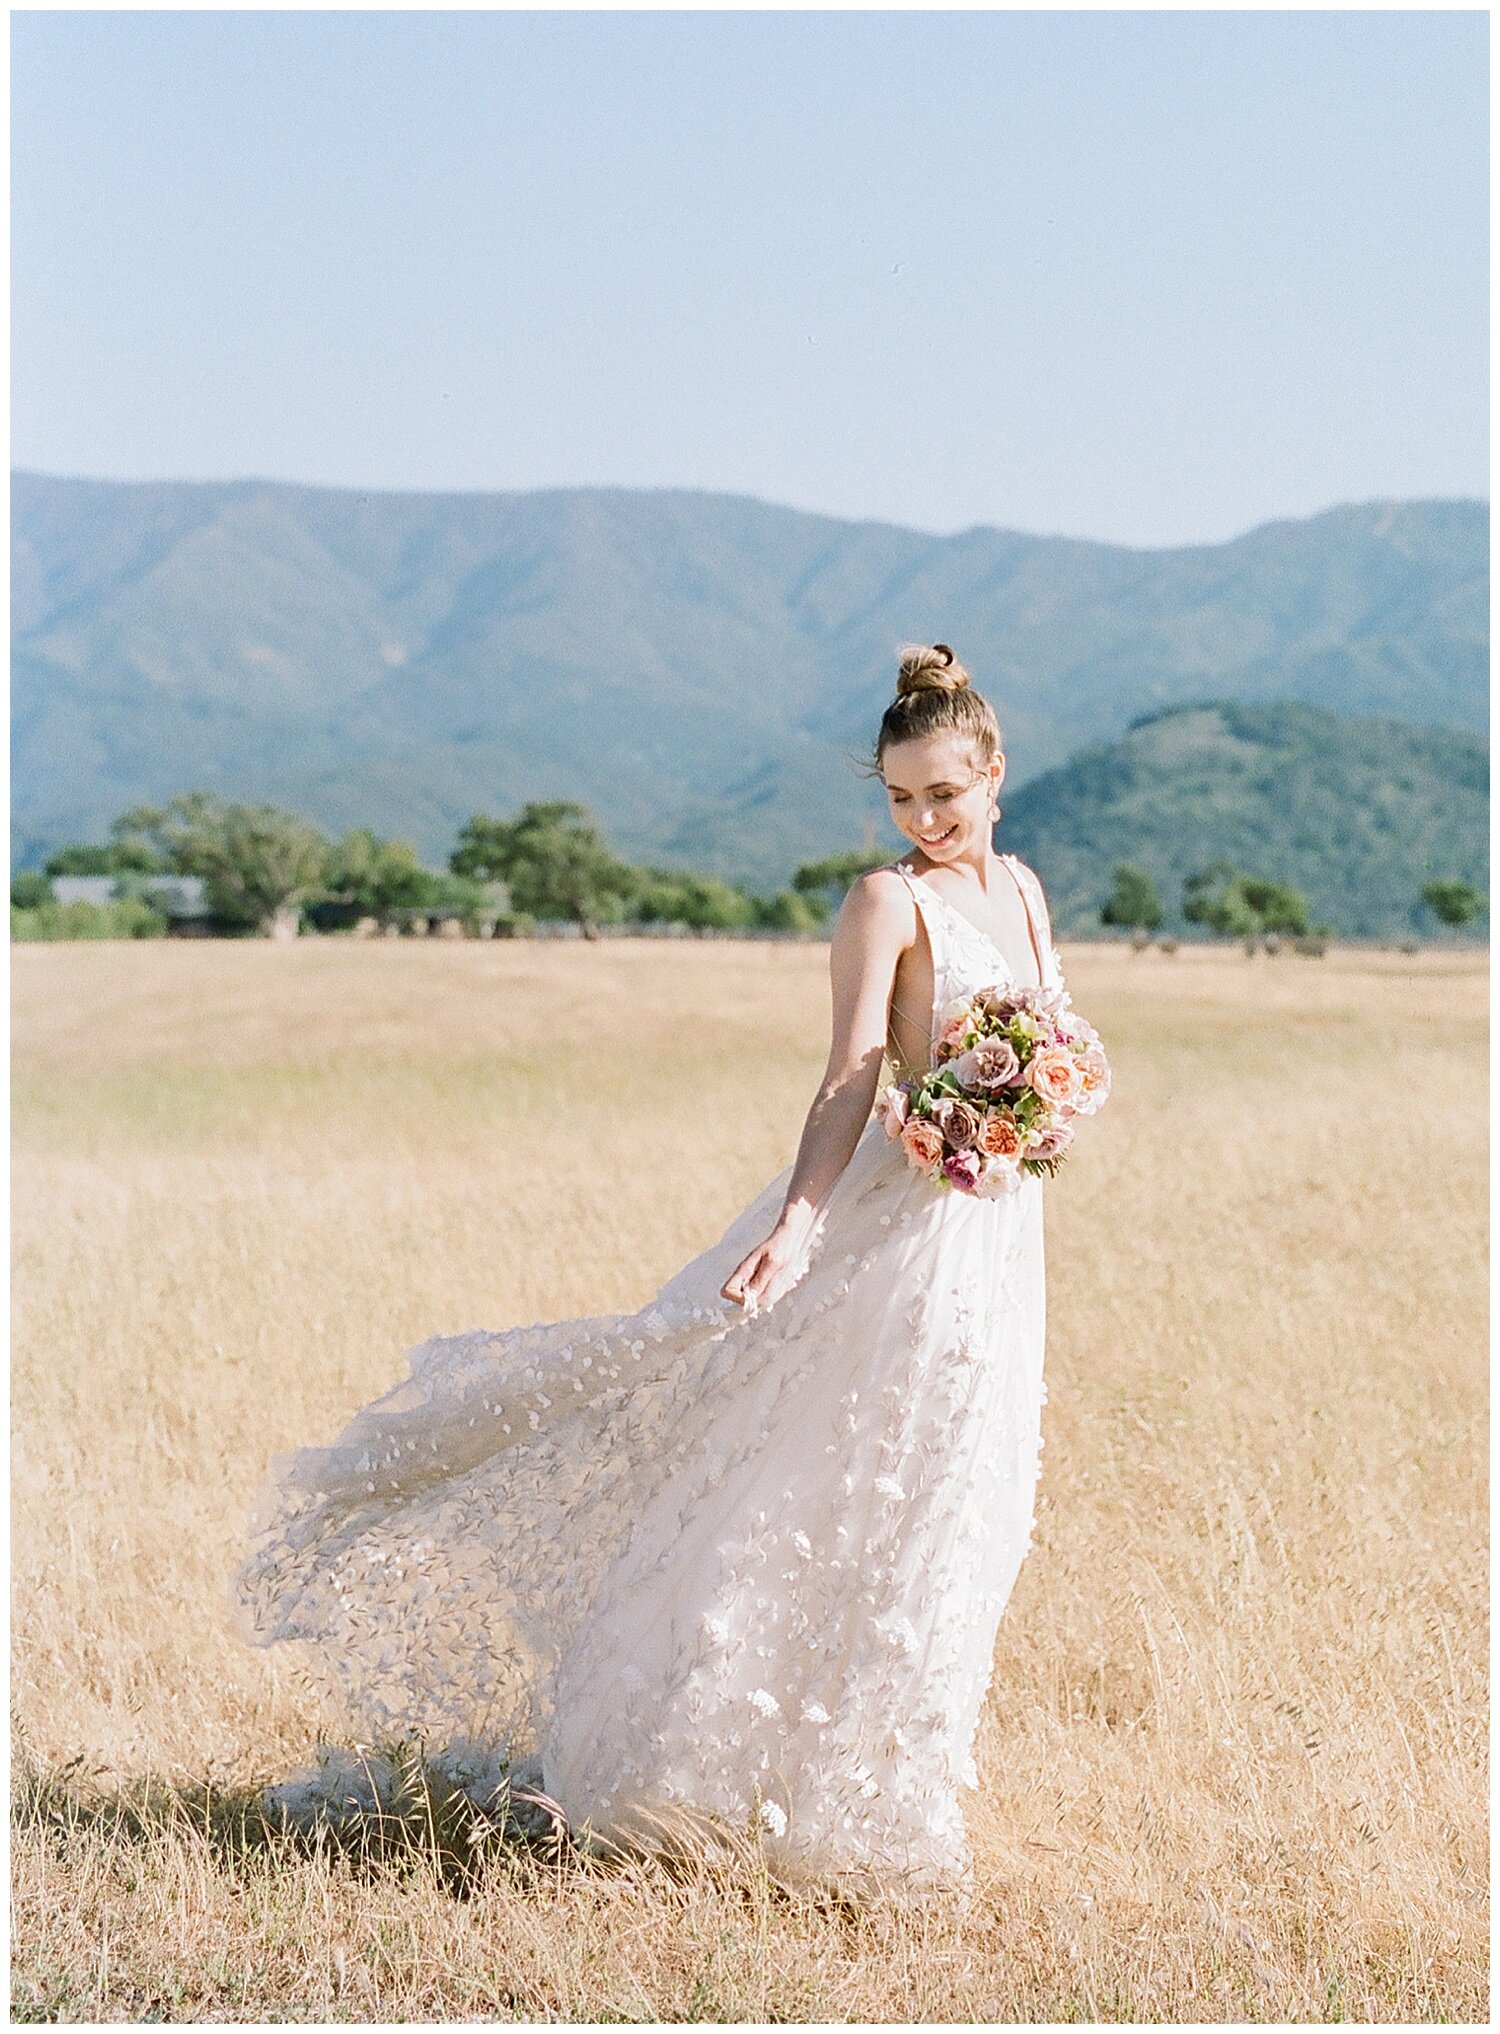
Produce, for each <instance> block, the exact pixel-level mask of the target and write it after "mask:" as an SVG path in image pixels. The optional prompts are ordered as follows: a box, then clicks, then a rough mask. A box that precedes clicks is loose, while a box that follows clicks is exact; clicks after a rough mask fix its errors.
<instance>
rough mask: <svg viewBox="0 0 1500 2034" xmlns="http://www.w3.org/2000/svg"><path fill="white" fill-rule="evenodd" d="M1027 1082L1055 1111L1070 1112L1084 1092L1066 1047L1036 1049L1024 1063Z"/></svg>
mask: <svg viewBox="0 0 1500 2034" xmlns="http://www.w3.org/2000/svg"><path fill="white" fill-rule="evenodd" d="M1026 1078H1027V1079H1028V1080H1029V1081H1030V1083H1031V1085H1032V1087H1033V1088H1034V1089H1035V1090H1036V1092H1037V1093H1038V1094H1039V1095H1040V1096H1041V1098H1042V1100H1043V1101H1044V1102H1050V1103H1051V1104H1052V1106H1053V1107H1054V1108H1070V1107H1071V1106H1072V1104H1073V1102H1074V1101H1075V1100H1076V1098H1077V1097H1078V1096H1079V1095H1081V1094H1082V1092H1083V1075H1082V1073H1081V1071H1080V1070H1079V1065H1078V1061H1077V1060H1076V1059H1075V1058H1074V1057H1073V1055H1072V1053H1071V1052H1069V1050H1068V1048H1067V1047H1066V1046H1065V1045H1040V1046H1038V1047H1037V1049H1036V1051H1035V1052H1034V1053H1033V1054H1032V1055H1031V1058H1030V1059H1029V1060H1028V1061H1027V1063H1026Z"/></svg>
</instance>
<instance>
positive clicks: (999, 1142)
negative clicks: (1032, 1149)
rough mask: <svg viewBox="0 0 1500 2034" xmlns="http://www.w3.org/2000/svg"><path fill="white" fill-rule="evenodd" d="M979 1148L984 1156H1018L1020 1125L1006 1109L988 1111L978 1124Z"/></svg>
mask: <svg viewBox="0 0 1500 2034" xmlns="http://www.w3.org/2000/svg"><path fill="white" fill-rule="evenodd" d="M979 1148H980V1150H981V1151H982V1152H983V1153H984V1154H985V1156H986V1158H1008V1159H1016V1158H1019V1156H1020V1154H1021V1126H1020V1124H1019V1123H1017V1121H1016V1119H1015V1117H1014V1116H1012V1115H1011V1114H1010V1113H1009V1111H1008V1110H1005V1109H991V1110H989V1111H988V1113H987V1114H986V1116H985V1119H984V1121H983V1123H981V1124H980V1126H979Z"/></svg>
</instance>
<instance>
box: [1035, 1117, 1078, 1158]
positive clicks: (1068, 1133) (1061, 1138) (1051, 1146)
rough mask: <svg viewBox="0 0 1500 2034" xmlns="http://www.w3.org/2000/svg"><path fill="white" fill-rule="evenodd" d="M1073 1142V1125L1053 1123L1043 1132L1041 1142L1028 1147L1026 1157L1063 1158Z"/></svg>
mask: <svg viewBox="0 0 1500 2034" xmlns="http://www.w3.org/2000/svg"><path fill="white" fill-rule="evenodd" d="M1072 1142H1073V1125H1072V1124H1071V1123H1053V1124H1051V1125H1049V1127H1048V1128H1047V1129H1045V1130H1044V1131H1043V1132H1042V1134H1041V1138H1040V1141H1039V1142H1037V1143H1036V1144H1028V1145H1027V1147H1026V1152H1025V1156H1026V1157H1027V1158H1061V1157H1062V1155H1063V1153H1064V1152H1065V1151H1066V1150H1067V1148H1068V1146H1069V1145H1070V1144H1071V1143H1072Z"/></svg>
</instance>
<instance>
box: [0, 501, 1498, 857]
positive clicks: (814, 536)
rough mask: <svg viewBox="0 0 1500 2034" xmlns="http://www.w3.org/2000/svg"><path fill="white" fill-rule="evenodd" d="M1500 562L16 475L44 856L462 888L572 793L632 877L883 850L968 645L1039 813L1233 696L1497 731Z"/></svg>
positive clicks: (29, 736)
mask: <svg viewBox="0 0 1500 2034" xmlns="http://www.w3.org/2000/svg"><path fill="white" fill-rule="evenodd" d="M1487 544H1488V515H1487V510H1486V508H1485V507H1484V505H1482V504H1480V503H1477V502H1468V501H1427V502H1406V503H1391V502H1387V503H1370V504H1365V505H1361V506H1354V507H1345V508H1337V509H1331V510H1329V511H1327V512H1326V513H1325V514H1323V515H1319V516H1314V517H1311V518H1309V519H1308V520H1306V521H1300V522H1278V523H1273V524H1268V525H1266V526H1264V527H1263V528H1261V529H1257V530H1253V531H1251V532H1250V533H1248V534H1247V535H1245V536H1243V537H1240V538H1237V539H1235V540H1234V541H1233V542H1230V543H1224V544H1214V545H1202V546H1194V547H1185V548H1180V549H1176V550H1162V551H1138V550H1131V549H1128V548H1125V547H1123V546H1117V545H1107V544H1090V543H1080V542H1075V541H1073V540H1071V539H1065V538H1056V537H1035V536H1026V535H1021V534H1017V533H1015V532H1011V531H1004V530H995V529H982V528H981V529H973V530H969V531H965V532H963V533H961V534H960V535H957V536H951V537H939V536H932V535H927V534H924V533H922V532H920V531H915V530H908V529H901V528H898V527H895V526H893V525H890V524H884V523H874V522H840V521H838V520H836V519H833V518H830V517H824V516H813V515H804V514H801V513H799V512H797V511H794V510H791V509H785V508H779V507H775V506H772V505H770V504H767V503H764V502H759V501H753V500H748V499H744V498H741V497H736V496H730V495H715V494H706V493H692V492H685V491H684V492H672V491H653V490H642V491H631V490H625V489H572V490H556V491H551V492H544V493H533V494H446V495H435V494H428V495H423V494H377V493H360V492H355V491H352V490H339V489H324V488H309V487H297V486H287V485H282V484H279V483H271V482H262V481H253V480H247V481H236V482H225V483H215V484H196V483H193V484H190V483H178V482H162V483H140V484H133V483H132V484H126V483H114V482H104V481H90V480H75V479H64V478H53V477H49V476H46V475H40V474H31V473H20V474H17V475H15V476H14V478H13V486H12V546H13V561H12V613H13V680H12V711H13V728H12V814H13V828H14V847H15V851H16V857H17V859H18V860H22V861H32V862H34V861H35V860H37V859H38V858H39V857H40V855H41V854H42V853H43V852H45V850H46V849H47V848H49V847H51V846H53V845H55V844H56V843H57V842H58V841H59V840H61V839H65V838H76V837H78V836H79V835H82V834H91V833H96V832H97V831H98V830H99V829H101V828H102V827H103V826H104V825H105V824H106V823H107V822H108V820H109V819H110V818H111V817H113V815H114V814H116V813H117V812H119V811H120V810H121V809H122V808H124V807H125V806H127V805H129V804H132V803H134V802H136V801H138V800H140V799H142V798H147V797H157V796H164V795H167V794H169V793H171V792H174V791H178V790H183V789H187V788H189V787H194V786H203V787H204V788H207V789H212V790H219V791H223V792H225V793H227V794H231V795H237V796H246V797H252V798H257V799H273V800H275V801H277V802H279V803H283V804H286V805H290V806H293V807H296V808H298V809H300V810H303V811H305V812H307V813H309V814H310V815H312V816H313V817H315V818H317V819H318V820H319V821H321V822H322V823H323V824H325V825H327V826H330V827H335V828H339V827H346V826H351V825H354V824H357V823H369V824H371V825H373V826H375V827H376V828H378V829H380V830H382V831H389V832H397V833H404V834H407V835H409V836H410V837H411V838H412V839H413V840H415V841H416V843H417V845H418V846H419V847H420V848H421V849H422V850H423V852H424V854H426V855H427V856H428V857H429V858H431V859H437V858H439V857H441V856H442V855H444V854H446V852H447V850H448V848H449V846H450V845H451V843H452V840H453V837H454V834H455V833H456V831H457V829H458V827H459V826H460V825H461V824H462V822H463V821H464V820H465V819H466V818H467V817H468V816H469V815H470V814H471V813H473V812H475V811H477V810H489V811H499V812H503V811H507V810H512V809H514V808H515V807H516V806H517V805H518V804H519V803H520V802H522V801H523V800H525V799H527V798H538V799H541V798H559V797H576V798H579V799H582V800H583V801H584V802H586V803H588V804H590V805H592V806H593V807H594V808H595V810H596V811H597V813H598V814H599V816H600V819H601V821H602V822H603V824H604V825H605V827H606V829H607V830H608V832H609V834H610V836H611V838H612V839H613V840H614V841H615V843H616V845H617V846H618V847H619V848H620V849H621V851H622V852H625V853H627V854H629V855H631V856H633V857H635V858H637V859H646V858H650V859H654V860H661V861H676V862H680V863H686V864H692V865H698V866H701V867H704V868H707V869H714V870H718V871H720V872H723V873H726V874H729V875H733V876H737V877H745V878H749V879H752V880H755V881H758V882H761V883H775V882H779V881H781V880H784V878H785V876H786V875H787V874H788V872H789V871H790V870H791V869H792V868H794V867H795V866H796V864H797V863H798V862H799V861H801V860H804V859H806V858H808V857H809V856H812V855H816V854H821V853H826V852H829V851H830V850H835V849H838V848H841V847H845V846H847V845H849V844H850V843H851V842H857V841H859V840H860V839H861V838H863V837H864V836H865V835H866V833H867V831H868V829H869V827H870V826H871V825H872V824H877V825H879V826H880V827H881V828H882V829H884V821H883V817H882V815H883V811H884V806H883V799H882V795H881V793H880V791H879V788H878V786H875V785H872V784H871V783H870V782H869V781H868V780H867V779H866V778H864V777H862V776H861V775H860V773H859V770H858V768H857V764H856V761H855V758H856V757H857V756H858V755H860V754H862V753H864V752H865V751H866V750H867V749H868V745H869V743H870V741H871V739H872V737H873V734H874V730H875V725H876V721H877V719H878V716H879V713H880V711H881V709H882V708H883V706H884V705H885V704H886V701H887V699H888V698H889V696H890V691H891V686H892V679H893V672H894V668H895V650H896V646H897V645H898V644H899V643H900V642H901V641H902V640H904V639H908V638H915V639H918V640H930V639H931V638H933V637H941V638H942V639H943V640H945V641H949V642H952V643H954V644H955V645H957V646H958V648H959V650H960V653H961V654H962V655H963V656H964V658H965V660H966V661H967V662H968V663H969V665H970V667H971V669H972V670H973V671H974V673H975V675H976V678H977V680H978V681H979V683H980V684H981V685H982V686H983V687H984V688H985V689H986V691H987V692H988V693H989V694H990V696H991V697H992V698H993V699H994V700H995V702H996V705H997V707H998V710H999V712H1000V715H1001V719H1002V724H1003V726H1004V728H1005V732H1006V739H1007V748H1008V751H1009V756H1010V762H1011V769H1012V779H1011V781H1012V786H1013V787H1016V786H1019V785H1020V784H1022V783H1023V782H1024V781H1025V780H1026V779H1028V778H1030V777H1034V776H1036V775H1037V774H1039V773H1040V772H1043V771H1045V770H1048V769H1052V768H1055V767H1057V766H1058V765H1060V764H1062V763H1063V762H1065V761H1066V759H1067V758H1068V757H1069V756H1070V755H1072V754H1073V753H1074V752H1075V751H1076V750H1077V749H1078V747H1079V746H1080V744H1082V743H1084V742H1086V741H1098V740H1100V739H1107V738H1108V737H1110V736H1112V735H1115V734H1119V733H1121V732H1122V731H1123V730H1124V728H1125V727H1126V725H1127V724H1128V723H1129V722H1130V720H1131V719H1132V718H1134V717H1135V716H1137V715H1139V714H1140V713H1142V712H1145V711H1150V710H1152V709H1155V708H1158V707H1161V706H1165V705H1170V704H1173V703H1176V702H1180V701H1183V700H1187V699H1194V698H1201V697H1203V696H1204V694H1205V693H1210V692H1211V693H1212V694H1214V695H1215V696H1222V697H1235V698H1240V699H1258V698H1268V697H1280V696H1290V697H1293V698H1297V699H1301V700H1303V701H1305V702H1308V703H1310V704H1313V705H1318V706H1322V707H1327V708H1331V709H1333V710H1335V711H1339V712H1346V713H1347V712H1356V711H1360V712H1370V711H1378V712H1384V713H1390V714H1396V715H1400V716H1403V717H1405V718H1407V719H1411V720H1421V721H1425V722H1430V723H1433V724H1435V725H1439V726H1446V727H1450V728H1457V729H1470V730H1476V731H1477V730H1480V729H1483V728H1484V726H1485V724H1486V712H1487V689H1486V688H1487V653H1486V636H1485V630H1486V620H1487V578H1486V574H1487ZM880 837H882V838H883V837H885V832H884V831H882V833H881V836H880Z"/></svg>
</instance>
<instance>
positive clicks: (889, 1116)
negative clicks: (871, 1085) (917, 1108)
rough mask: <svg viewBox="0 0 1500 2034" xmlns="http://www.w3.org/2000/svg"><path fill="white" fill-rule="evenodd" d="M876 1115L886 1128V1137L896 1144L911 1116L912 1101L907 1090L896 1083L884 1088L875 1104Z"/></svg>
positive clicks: (893, 1082)
mask: <svg viewBox="0 0 1500 2034" xmlns="http://www.w3.org/2000/svg"><path fill="white" fill-rule="evenodd" d="M875 1113H876V1115H877V1116H879V1118H880V1121H881V1123H882V1125H883V1126H884V1129H885V1134H886V1136H887V1137H889V1138H890V1139H891V1141H892V1143H894V1142H895V1140H896V1139H897V1138H898V1137H899V1136H900V1135H901V1132H902V1130H903V1128H904V1127H905V1124H906V1119H907V1117H908V1116H909V1115H910V1114H911V1101H910V1098H909V1097H908V1095H907V1092H906V1090H905V1088H903V1087H901V1086H900V1085H899V1084H898V1083H897V1082H896V1081H892V1082H891V1083H890V1085H889V1086H888V1087H885V1088H882V1089H881V1091H880V1094H879V1096H878V1098H877V1100H876V1103H875Z"/></svg>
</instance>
